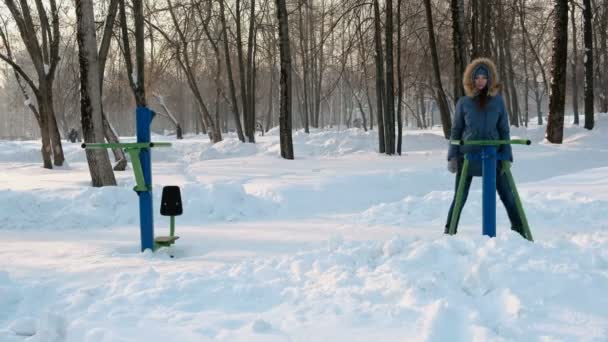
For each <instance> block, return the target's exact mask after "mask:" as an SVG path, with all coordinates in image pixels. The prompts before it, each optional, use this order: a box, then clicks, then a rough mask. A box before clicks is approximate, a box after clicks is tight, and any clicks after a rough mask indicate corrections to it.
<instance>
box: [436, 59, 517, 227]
mask: <svg viewBox="0 0 608 342" xmlns="http://www.w3.org/2000/svg"><path fill="white" fill-rule="evenodd" d="M462 83H463V87H464V91H465V94H466V95H465V96H463V97H461V98H460V99H459V100H458V103H457V104H456V112H455V113H454V122H453V123H452V132H451V136H450V140H465V141H466V140H510V139H511V135H510V131H509V116H508V114H507V110H506V108H505V103H504V101H503V99H502V96H501V95H500V94H499V91H500V84H499V83H498V74H497V72H496V65H495V64H494V62H492V61H491V60H490V59H488V58H477V59H475V60H473V61H472V62H471V63H470V64H469V65H468V66H467V67H466V69H465V71H464V75H463V80H462ZM480 151H481V147H480V146H470V145H464V146H459V145H452V144H450V147H449V151H448V170H449V171H450V172H451V173H456V185H455V190H454V198H453V200H452V204H451V205H450V210H449V213H448V219H447V222H446V225H445V233H446V234H447V233H448V232H449V227H450V223H451V222H450V220H451V219H452V212H453V211H454V205H455V202H456V193H457V192H458V183H459V181H460V177H466V178H465V183H464V189H463V198H462V206H461V208H460V211H461V212H462V208H463V207H464V204H465V202H466V200H467V196H468V194H469V189H470V187H471V182H472V180H473V177H474V176H481V171H482V169H481V161H479V160H469V172H468V174H466V175H462V167H463V165H464V164H463V163H464V155H465V153H467V152H480ZM497 152H498V153H502V154H505V155H506V156H507V157H508V160H503V161H502V163H498V165H497V168H496V190H497V191H498V195H499V197H500V200H501V201H502V203H503V205H504V206H505V209H506V210H507V214H508V215H509V220H510V221H511V229H512V230H514V231H516V232H518V233H519V234H521V235H522V236H523V224H522V220H521V217H520V216H519V212H518V211H517V207H516V205H515V197H514V196H513V191H512V189H511V186H510V185H509V182H508V179H507V175H506V174H505V171H506V170H507V169H509V168H511V163H512V162H513V154H512V152H511V145H500V147H499V148H498V151H497ZM461 212H459V213H458V215H457V218H458V219H460V214H461ZM458 219H457V221H456V227H458Z"/></svg>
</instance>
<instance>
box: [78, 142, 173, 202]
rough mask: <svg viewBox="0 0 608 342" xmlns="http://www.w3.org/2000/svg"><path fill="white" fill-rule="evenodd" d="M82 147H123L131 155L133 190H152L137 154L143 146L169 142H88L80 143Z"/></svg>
mask: <svg viewBox="0 0 608 342" xmlns="http://www.w3.org/2000/svg"><path fill="white" fill-rule="evenodd" d="M81 146H82V148H84V149H106V148H123V149H125V151H126V152H127V153H128V154H129V157H131V164H132V165H133V172H134V173H135V188H134V189H133V190H135V191H137V192H142V191H152V187H151V185H150V186H149V185H148V184H146V180H145V178H144V172H143V170H142V166H141V160H140V159H139V154H140V152H141V150H142V149H144V148H151V147H169V146H171V143H168V142H145V143H118V144H117V143H109V144H88V143H84V144H82V145H81Z"/></svg>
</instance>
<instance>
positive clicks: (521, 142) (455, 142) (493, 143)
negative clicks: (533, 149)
mask: <svg viewBox="0 0 608 342" xmlns="http://www.w3.org/2000/svg"><path fill="white" fill-rule="evenodd" d="M450 144H452V145H480V146H498V145H530V144H532V141H530V140H529V139H513V140H466V141H465V140H451V141H450Z"/></svg>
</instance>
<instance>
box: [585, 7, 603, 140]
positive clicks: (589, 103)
mask: <svg viewBox="0 0 608 342" xmlns="http://www.w3.org/2000/svg"><path fill="white" fill-rule="evenodd" d="M604 12H608V9H607V8H604ZM592 17H593V14H592V12H591V1H590V0H583V41H584V44H585V61H584V66H585V89H584V94H585V95H584V96H585V128H586V129H589V130H591V129H593V126H594V121H595V120H594V115H595V114H594V108H593V104H594V102H593V101H594V99H593V28H592V22H591V20H592ZM604 63H608V61H604ZM604 77H608V76H606V75H604Z"/></svg>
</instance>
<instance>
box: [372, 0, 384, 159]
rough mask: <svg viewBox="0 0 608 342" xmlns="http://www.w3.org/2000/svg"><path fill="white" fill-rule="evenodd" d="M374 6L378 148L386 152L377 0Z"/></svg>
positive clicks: (380, 39)
mask: <svg viewBox="0 0 608 342" xmlns="http://www.w3.org/2000/svg"><path fill="white" fill-rule="evenodd" d="M373 6H374V42H375V46H376V53H375V61H376V108H377V118H378V150H379V152H380V153H385V152H386V145H385V143H386V141H385V137H384V108H386V105H385V101H386V98H385V96H384V66H383V59H384V58H383V57H382V38H381V32H382V31H381V29H380V5H379V4H378V0H373Z"/></svg>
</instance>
